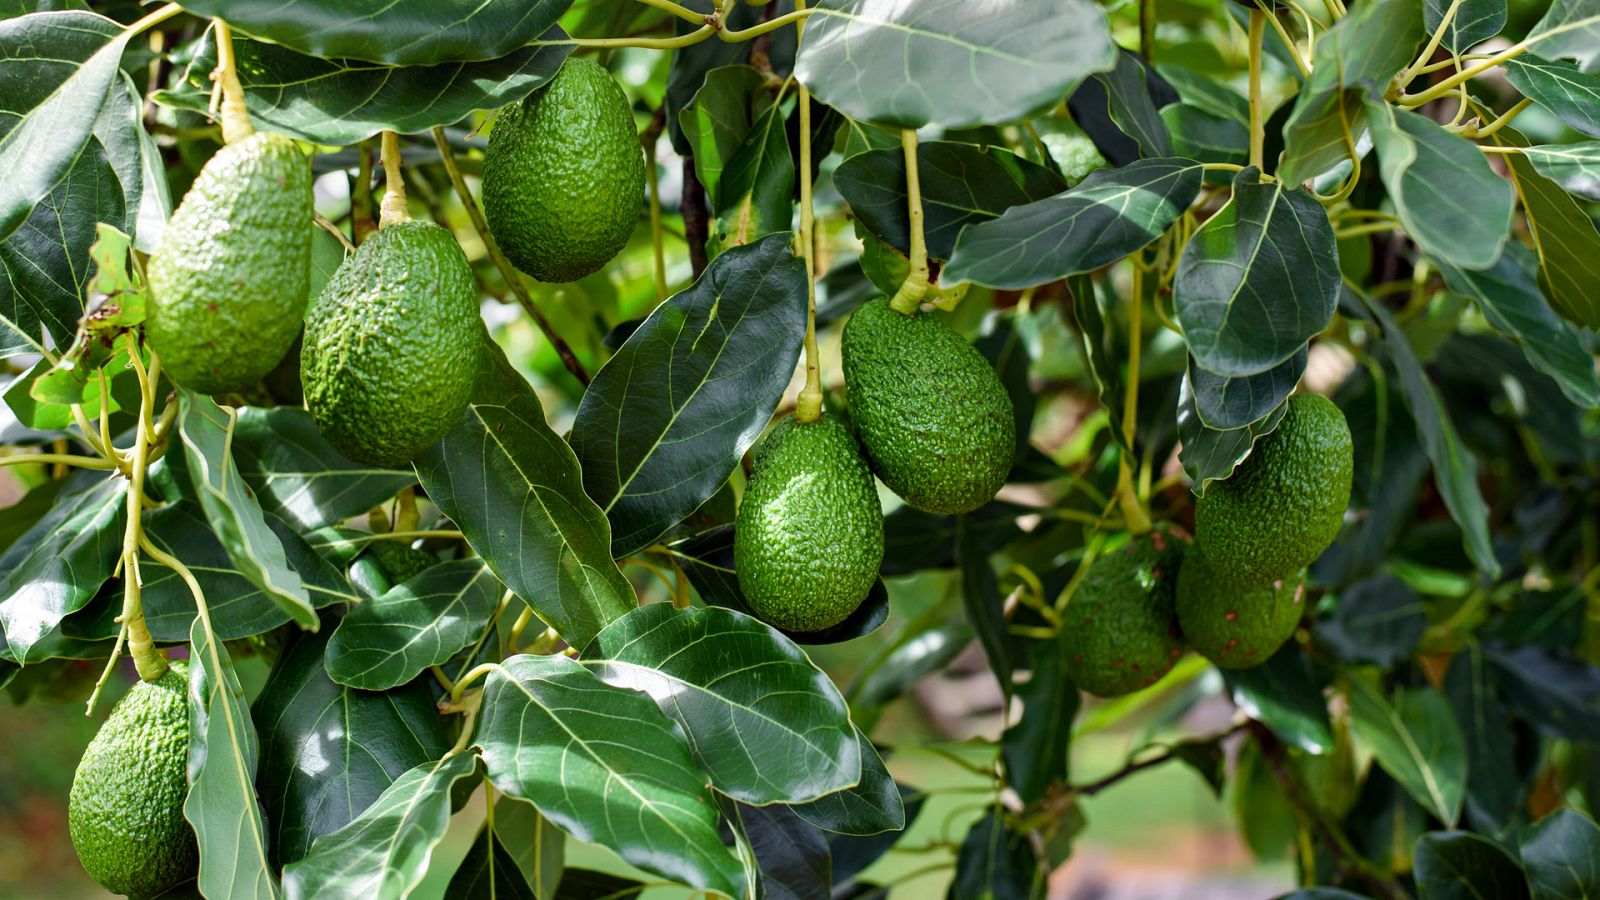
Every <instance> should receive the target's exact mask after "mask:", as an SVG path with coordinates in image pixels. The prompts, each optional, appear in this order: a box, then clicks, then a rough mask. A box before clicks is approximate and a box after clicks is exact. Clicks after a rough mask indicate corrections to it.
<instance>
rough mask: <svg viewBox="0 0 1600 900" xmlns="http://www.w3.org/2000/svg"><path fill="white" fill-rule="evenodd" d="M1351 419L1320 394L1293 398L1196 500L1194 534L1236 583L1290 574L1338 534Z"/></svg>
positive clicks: (1346, 490) (1346, 496) (1346, 489)
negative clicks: (1222, 476)
mask: <svg viewBox="0 0 1600 900" xmlns="http://www.w3.org/2000/svg"><path fill="white" fill-rule="evenodd" d="M1353 464H1354V450H1353V448H1352V443H1351V439H1350V426H1349V425H1348V424H1346V423H1345V420H1344V413H1342V412H1340V411H1339V407H1337V406H1334V405H1333V401H1331V400H1329V399H1328V398H1327V397H1323V396H1321V395H1320V394H1296V395H1295V396H1293V397H1290V398H1289V405H1288V408H1287V410H1285V412H1284V415H1283V420H1282V421H1281V422H1279V423H1278V427H1277V429H1276V430H1274V431H1273V432H1272V433H1271V434H1269V435H1267V436H1266V437H1263V438H1262V439H1261V440H1260V441H1259V442H1258V443H1257V444H1256V446H1255V449H1254V450H1253V451H1251V453H1250V455H1249V456H1247V457H1245V460H1244V462H1242V463H1240V464H1239V466H1238V468H1236V469H1234V471H1233V474H1232V475H1231V476H1229V477H1228V478H1226V479H1224V480H1222V481H1218V482H1216V483H1214V484H1212V485H1211V487H1210V488H1209V489H1208V490H1207V491H1206V493H1205V496H1203V497H1201V498H1200V499H1199V500H1197V501H1196V502H1195V509H1194V520H1195V541H1196V542H1198V543H1199V545H1200V547H1201V548H1202V549H1204V550H1205V553H1206V557H1207V558H1208V559H1209V560H1210V562H1211V567H1212V569H1213V570H1214V571H1215V572H1217V573H1218V574H1219V575H1221V576H1222V577H1224V578H1226V579H1228V580H1229V581H1232V582H1233V583H1234V584H1239V585H1246V586H1258V585H1263V584H1270V583H1271V582H1274V581H1279V580H1282V579H1286V578H1288V577H1289V576H1291V575H1293V574H1294V573H1296V572H1298V571H1300V570H1301V569H1303V568H1305V567H1306V566H1308V565H1310V564H1311V563H1312V562H1314V561H1316V558H1317V557H1318V556H1321V555H1322V551H1324V550H1326V549H1328V545H1329V544H1331V543H1333V539H1334V538H1336V537H1338V536H1339V528H1340V526H1341V524H1342V523H1343V521H1344V511H1345V507H1347V506H1349V505H1350V477H1351V468H1352V466H1353Z"/></svg>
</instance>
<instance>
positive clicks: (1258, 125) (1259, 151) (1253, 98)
mask: <svg viewBox="0 0 1600 900" xmlns="http://www.w3.org/2000/svg"><path fill="white" fill-rule="evenodd" d="M1266 24H1267V16H1266V14H1265V13H1263V12H1262V11H1261V10H1259V9H1252V10H1250V165H1252V166H1255V167H1256V168H1258V169H1259V168H1261V163H1262V158H1263V156H1264V151H1263V148H1264V147H1265V146H1266V129H1265V128H1264V127H1263V125H1262V113H1263V110H1262V107H1261V39H1262V36H1263V31H1264V30H1265V28H1266Z"/></svg>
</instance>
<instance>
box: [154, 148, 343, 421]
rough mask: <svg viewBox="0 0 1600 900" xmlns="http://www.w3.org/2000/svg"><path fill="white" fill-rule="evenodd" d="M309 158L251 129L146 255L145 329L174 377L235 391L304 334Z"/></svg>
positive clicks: (219, 158) (210, 170)
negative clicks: (153, 253) (301, 331)
mask: <svg viewBox="0 0 1600 900" xmlns="http://www.w3.org/2000/svg"><path fill="white" fill-rule="evenodd" d="M311 214H312V206H311V164H310V163H309V161H307V159H306V155H305V154H304V153H301V152H300V148H299V147H296V146H295V143H294V141H292V140H290V139H288V138H286V137H283V136H281V135H276V134H265V133H262V134H255V135H251V136H250V137H248V138H246V139H245V140H242V141H239V142H238V143H235V144H229V145H227V146H225V147H223V148H222V149H221V150H218V151H217V153H216V155H215V156H213V157H211V159H210V160H209V161H208V162H207V163H206V164H205V166H204V167H203V168H201V170H200V174H199V176H198V177H196V178H195V180H194V186H193V187H191V188H189V193H187V194H185V195H184V198H183V202H182V203H180V204H178V209H177V211H176V212H174V213H173V214H172V221H171V222H169V223H168V224H167V231H166V234H165V236H164V237H163V238H162V240H161V246H160V248H159V249H157V250H156V252H155V255H154V256H152V257H150V266H149V275H150V299H149V302H148V304H147V307H146V311H145V326H144V327H145V335H146V337H148V338H149V341H150V346H151V348H152V349H154V350H155V352H156V353H157V354H159V355H160V357H161V365H162V367H163V368H164V369H166V371H167V372H168V373H170V374H171V375H172V377H173V379H174V380H175V381H177V382H178V383H179V384H181V385H183V386H184V387H186V388H189V389H190V390H195V391H200V392H202V393H206V394H220V393H226V392H229V391H239V390H244V389H245V388H248V387H250V386H251V385H253V384H255V383H256V382H258V381H260V380H261V378H262V377H263V376H265V375H266V374H267V373H268V372H270V371H272V369H273V367H274V366H276V365H277V364H278V361H279V360H281V359H283V357H284V354H286V353H288V352H289V347H290V345H291V344H293V343H294V339H295V336H296V335H298V334H299V333H300V320H301V318H302V317H303V315H304V314H305V309H306V297H307V294H308V293H309V292H310V290H311V282H310V278H311V227H312V225H311Z"/></svg>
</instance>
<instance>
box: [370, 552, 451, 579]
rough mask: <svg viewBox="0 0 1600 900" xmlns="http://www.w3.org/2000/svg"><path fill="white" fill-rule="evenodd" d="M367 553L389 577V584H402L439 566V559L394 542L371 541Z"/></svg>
mask: <svg viewBox="0 0 1600 900" xmlns="http://www.w3.org/2000/svg"><path fill="white" fill-rule="evenodd" d="M367 553H368V555H370V556H371V557H372V558H373V560H374V561H375V562H377V564H378V568H380V569H382V570H383V574H385V575H387V576H388V577H389V583H390V584H391V585H394V584H404V583H406V582H407V581H410V580H411V579H413V578H415V577H417V576H418V575H421V574H422V573H423V572H426V571H428V570H429V569H431V568H433V567H434V566H436V565H438V564H439V557H437V556H434V555H433V554H432V553H428V552H426V551H424V550H418V549H416V548H415V547H408V546H406V545H404V544H401V543H398V542H396V541H373V542H372V543H371V544H370V545H368V547H367Z"/></svg>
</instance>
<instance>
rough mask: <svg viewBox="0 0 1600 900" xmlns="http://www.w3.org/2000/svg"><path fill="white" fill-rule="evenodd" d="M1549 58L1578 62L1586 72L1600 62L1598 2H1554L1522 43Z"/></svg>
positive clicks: (1575, 0) (1599, 11)
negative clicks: (1554, 57) (1561, 58)
mask: <svg viewBox="0 0 1600 900" xmlns="http://www.w3.org/2000/svg"><path fill="white" fill-rule="evenodd" d="M1523 44H1524V45H1531V46H1536V47H1538V48H1539V52H1540V53H1543V54H1544V55H1546V56H1563V57H1568V58H1570V59H1574V60H1576V61H1577V63H1578V65H1579V66H1581V67H1582V68H1584V69H1585V70H1592V69H1594V67H1595V65H1596V63H1597V62H1600V3H1596V2H1595V0H1552V2H1551V4H1550V8H1549V9H1547V10H1545V14H1544V18H1542V19H1540V20H1539V22H1538V24H1537V25H1534V26H1533V30H1532V31H1529V32H1528V36H1527V38H1525V39H1524V40H1523Z"/></svg>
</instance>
